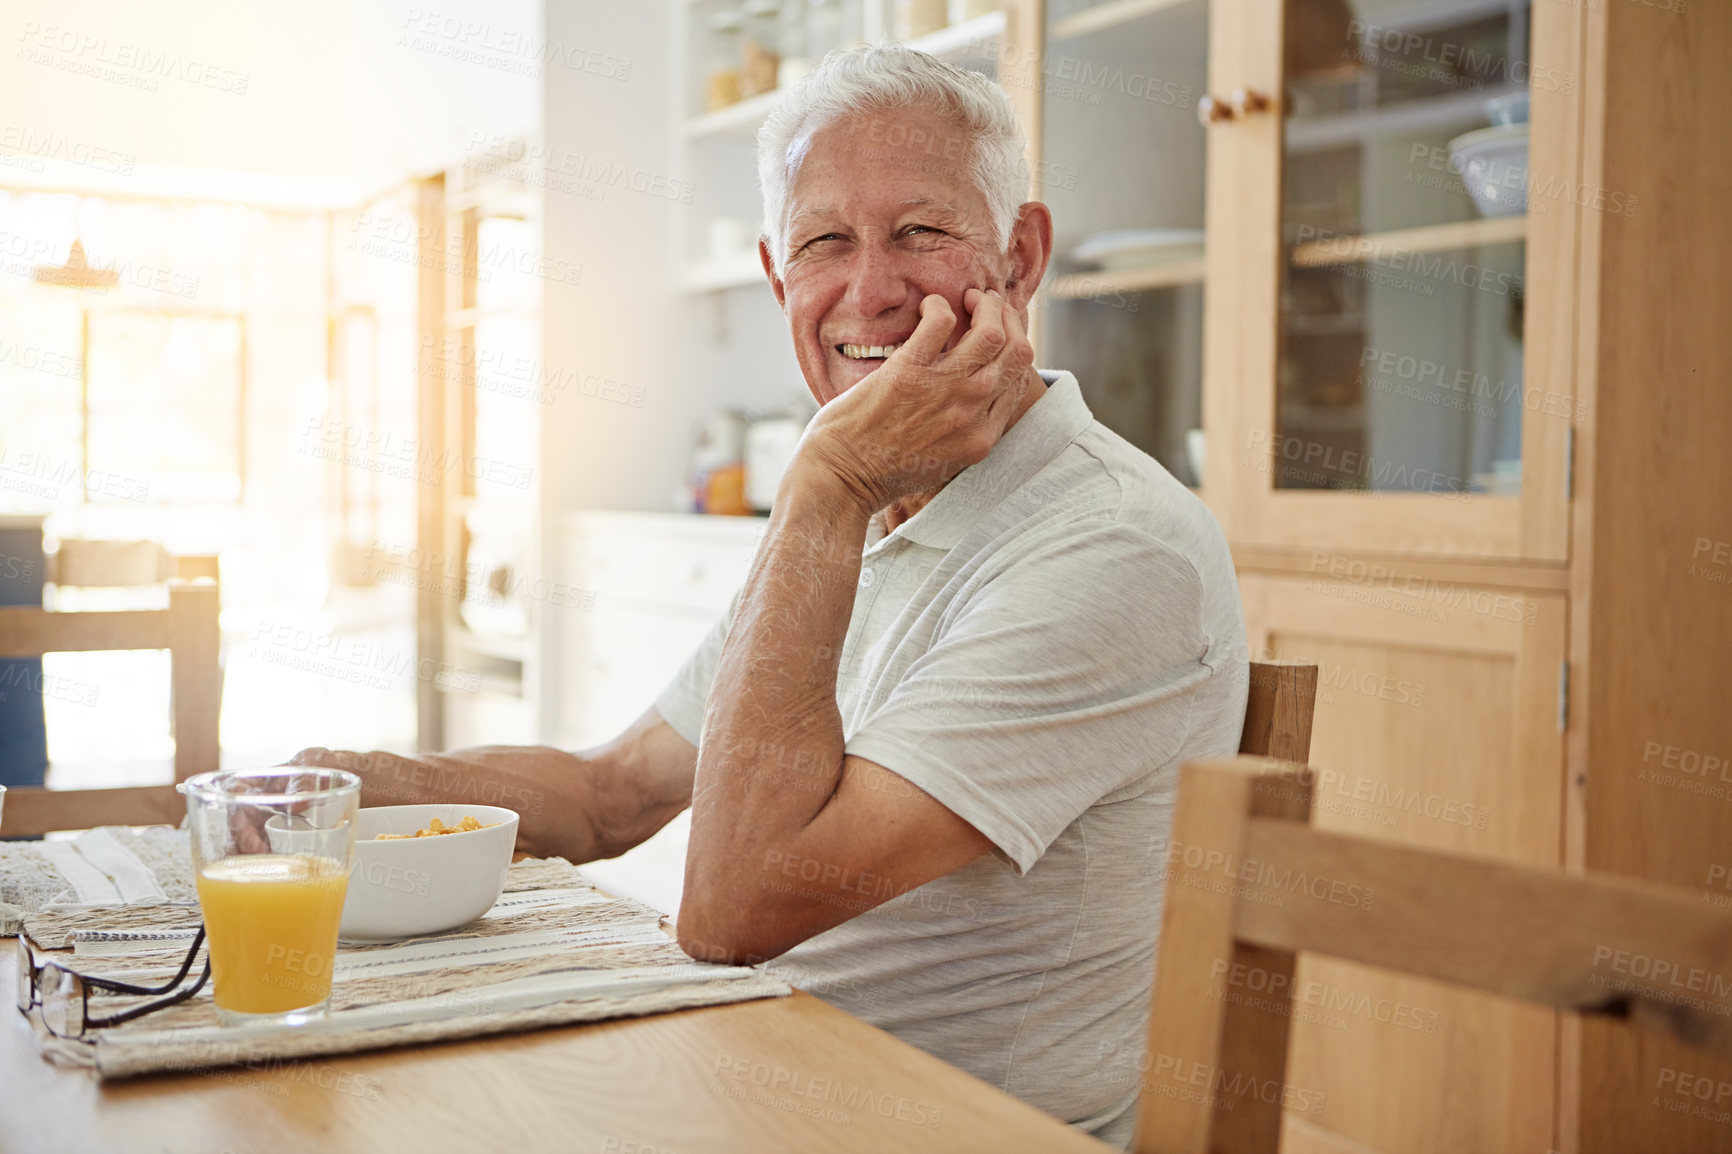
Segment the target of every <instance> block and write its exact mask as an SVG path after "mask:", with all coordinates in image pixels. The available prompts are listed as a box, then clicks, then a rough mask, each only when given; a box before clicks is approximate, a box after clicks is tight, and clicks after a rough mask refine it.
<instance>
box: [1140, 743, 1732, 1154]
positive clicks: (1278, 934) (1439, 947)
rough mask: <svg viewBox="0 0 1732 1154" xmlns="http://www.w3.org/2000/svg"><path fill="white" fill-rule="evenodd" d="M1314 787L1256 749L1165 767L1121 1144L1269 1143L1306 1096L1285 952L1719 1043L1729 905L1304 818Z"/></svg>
mask: <svg viewBox="0 0 1732 1154" xmlns="http://www.w3.org/2000/svg"><path fill="white" fill-rule="evenodd" d="M1311 786H1312V775H1311V772H1310V771H1309V770H1307V769H1306V768H1305V767H1304V766H1302V765H1297V764H1292V763H1284V762H1278V761H1274V760H1271V759H1266V758H1254V757H1239V758H1236V759H1234V760H1230V761H1198V762H1191V763H1188V764H1186V765H1185V766H1184V767H1183V768H1182V770H1181V771H1180V778H1179V797H1178V805H1177V808H1176V810H1175V813H1174V822H1173V852H1172V854H1171V856H1170V858H1169V867H1168V875H1167V897H1166V908H1165V912H1164V916H1163V920H1162V924H1161V945H1160V959H1159V963H1158V966H1157V973H1158V975H1159V979H1158V981H1157V982H1156V984H1155V991H1154V1001H1153V1008H1152V1012H1151V1014H1150V1020H1149V1042H1148V1053H1147V1056H1146V1065H1147V1068H1146V1070H1145V1071H1144V1074H1143V1077H1144V1079H1145V1092H1144V1094H1143V1098H1142V1101H1143V1107H1142V1109H1141V1110H1140V1112H1139V1114H1138V1118H1137V1131H1136V1137H1135V1139H1134V1141H1133V1142H1132V1145H1131V1149H1132V1150H1133V1151H1135V1152H1137V1154H1157V1152H1158V1154H1251V1152H1259V1154H1272V1152H1273V1151H1275V1150H1276V1149H1277V1146H1278V1143H1279V1140H1280V1133H1281V1115H1282V1110H1283V1107H1284V1105H1287V1104H1291V1105H1293V1106H1294V1107H1295V1108H1297V1109H1301V1110H1303V1109H1305V1108H1306V1107H1305V1105H1304V1102H1303V1101H1302V1100H1300V1099H1303V1098H1304V1097H1305V1096H1307V1095H1313V1094H1314V1093H1315V1090H1314V1088H1313V1089H1307V1088H1305V1087H1299V1086H1293V1085H1290V1084H1289V1082H1288V1080H1287V1078H1286V1069H1287V1024H1288V1022H1289V1021H1290V1020H1291V1015H1292V1012H1293V1006H1292V996H1293V981H1292V970H1293V960H1294V956H1295V954H1296V953H1297V952H1298V951H1300V950H1306V951H1309V952H1312V953H1316V954H1324V955H1328V956H1330V957H1334V958H1339V959H1342V960H1344V961H1349V962H1355V963H1358V964H1362V965H1369V966H1378V967H1382V968H1384V969H1389V970H1395V971H1398V972H1401V973H1407V974H1413V975H1417V976H1419V977H1424V978H1429V979H1432V980H1436V981H1444V982H1452V983H1455V984H1458V985H1461V986H1465V987H1468V988H1470V989H1475V990H1482V991H1485V992H1488V993H1493V994H1499V995H1502V996H1504V997H1509V998H1518V999H1522V1000H1524V1001H1529V1002H1535V1003H1539V1004H1541V1005H1546V1006H1551V1007H1555V1008H1557V1009H1561V1010H1569V1011H1573V1012H1576V1013H1583V1014H1600V1015H1606V1016H1610V1017H1616V1018H1623V1019H1626V1020H1628V1021H1630V1022H1632V1023H1633V1024H1636V1025H1639V1026H1643V1027H1647V1028H1652V1029H1657V1030H1666V1031H1669V1032H1671V1033H1672V1034H1674V1035H1675V1036H1676V1037H1677V1038H1678V1039H1680V1040H1682V1041H1683V1042H1685V1043H1687V1044H1690V1045H1694V1046H1697V1047H1702V1048H1706V1049H1712V1050H1717V1051H1720V1052H1723V1053H1725V1052H1732V1019H1729V1017H1728V1015H1732V991H1726V990H1716V989H1714V988H1713V985H1714V983H1712V982H1704V981H1698V980H1696V979H1698V978H1703V977H1707V978H1712V976H1713V975H1717V974H1723V973H1726V972H1728V971H1732V911H1727V910H1723V909H1720V908H1718V907H1715V906H1710V905H1707V904H1705V903H1703V902H1702V901H1701V900H1700V898H1699V896H1698V895H1697V894H1695V893H1693V892H1691V891H1688V890H1680V889H1675V888H1672V887H1669V886H1657V885H1653V884H1649V883H1643V882H1634V881H1629V880H1626V879H1623V878H1613V877H1604V876H1592V875H1586V874H1571V873H1566V872H1564V871H1563V870H1557V869H1544V868H1539V867H1535V866H1529V865H1519V864H1516V863H1512V862H1502V861H1497V860H1494V859H1489V858H1476V857H1471V856H1468V855H1465V854H1455V853H1440V852H1437V851H1432V850H1422V849H1415V848H1413V847H1410V846H1404V845H1398V844H1395V843H1391V842H1383V841H1376V840H1372V839H1369V838H1360V837H1351V836H1347V835H1343V834H1338V833H1327V832H1324V831H1321V830H1317V829H1313V828H1312V827H1311V825H1310V812H1311ZM1512 927H1519V932H1512ZM1631 959H1636V961H1634V962H1632V961H1631ZM1656 959H1659V960H1658V961H1656ZM1233 967H1243V968H1237V969H1235V968H1233ZM1235 987H1237V990H1235ZM1683 989H1688V991H1689V997H1687V998H1681V997H1680V996H1679V991H1680V990H1683ZM1252 990H1254V991H1255V994H1254V996H1243V997H1239V996H1230V995H1233V994H1235V993H1237V992H1249V991H1252ZM1152 1086H1158V1087H1159V1089H1158V1090H1157V1092H1156V1093H1150V1092H1148V1090H1149V1089H1150V1088H1151V1087H1152ZM1169 1087H1170V1088H1172V1089H1173V1090H1176V1091H1180V1092H1175V1093H1170V1094H1168V1093H1164V1092H1162V1091H1165V1090H1166V1089H1168V1088H1169ZM1182 1091H1191V1093H1189V1094H1186V1093H1183V1092H1182Z"/></svg>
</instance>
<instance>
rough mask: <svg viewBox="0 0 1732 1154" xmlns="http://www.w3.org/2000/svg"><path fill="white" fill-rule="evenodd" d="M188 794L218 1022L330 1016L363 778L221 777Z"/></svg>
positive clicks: (304, 773) (329, 773)
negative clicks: (333, 968) (329, 1009)
mask: <svg viewBox="0 0 1732 1154" xmlns="http://www.w3.org/2000/svg"><path fill="white" fill-rule="evenodd" d="M181 792H182V793H184V794H185V795H186V808H187V815H188V825H189V826H190V827H191V834H192V859H193V870H194V873H195V875H196V878H197V884H198V900H199V905H200V906H202V907H203V909H204V925H205V936H206V938H207V939H208V940H209V942H210V968H211V980H212V982H213V983H214V996H215V1001H216V1009H217V1016H218V1017H219V1018H221V1019H222V1020H223V1021H224V1022H226V1023H229V1024H231V1025H237V1024H241V1023H264V1024H269V1025H299V1024H300V1023H303V1022H307V1021H310V1020H312V1019H314V1018H317V1017H320V1016H322V1015H323V1014H324V1013H325V1011H326V1009H327V1008H328V1007H329V1005H330V1001H331V969H332V965H333V964H334V963H335V961H336V955H337V923H338V922H340V921H341V920H342V917H343V899H344V898H345V897H347V896H348V891H349V871H350V869H351V867H352V866H353V864H354V854H355V818H356V814H357V813H358V812H359V810H360V804H361V779H360V778H358V777H356V776H355V775H354V774H352V773H347V772H345V771H343V770H340V769H298V768H297V769H286V768H276V769H255V770H219V771H217V772H214V773H204V774H200V775H198V776H197V777H194V778H191V779H189V780H188V781H186V782H185V783H183V784H182V786H181Z"/></svg>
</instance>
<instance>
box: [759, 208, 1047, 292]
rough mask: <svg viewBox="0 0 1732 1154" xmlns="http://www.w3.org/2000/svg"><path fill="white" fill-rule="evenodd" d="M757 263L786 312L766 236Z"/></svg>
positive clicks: (780, 282) (783, 287) (768, 239)
mask: <svg viewBox="0 0 1732 1154" xmlns="http://www.w3.org/2000/svg"><path fill="white" fill-rule="evenodd" d="M1048 227H1049V228H1050V227H1051V226H1050V225H1049V226H1048ZM758 263H759V264H761V265H763V266H764V275H765V276H767V277H769V278H770V291H771V292H773V293H775V294H776V305H777V307H778V308H781V309H783V310H784V311H786V309H787V307H788V306H787V304H786V303H785V298H786V297H787V294H788V290H787V288H786V287H785V286H784V285H783V284H782V281H781V278H780V277H778V276H777V275H776V262H775V259H774V258H772V257H771V256H770V238H769V237H767V236H760V237H759V238H758Z"/></svg>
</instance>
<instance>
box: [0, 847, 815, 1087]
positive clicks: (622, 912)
mask: <svg viewBox="0 0 1732 1154" xmlns="http://www.w3.org/2000/svg"><path fill="white" fill-rule="evenodd" d="M509 879H510V880H509V881H508V883H507V886H506V893H505V894H504V895H503V896H502V897H501V898H500V900H499V902H498V904H496V905H495V906H494V908H493V909H492V910H490V911H489V912H488V913H487V914H486V915H484V916H483V917H481V918H479V919H477V920H476V921H474V922H471V923H469V924H468V925H466V926H464V927H462V929H460V930H458V931H456V932H454V933H450V934H441V935H435V936H430V937H422V938H413V939H410V940H408V941H405V942H398V943H389V944H369V945H365V946H353V947H351V946H347V945H344V946H342V947H340V948H339V949H338V952H337V960H336V968H335V973H334V980H333V983H332V993H331V1010H330V1012H329V1013H328V1014H327V1015H326V1016H325V1017H324V1018H323V1019H321V1020H319V1021H317V1022H314V1023H310V1024H308V1025H305V1026H299V1027H293V1028H271V1027H257V1026H243V1027H235V1026H224V1025H222V1024H221V1023H220V1022H219V1021H218V1019H217V1016H216V1010H215V1006H214V1005H213V1003H212V1002H211V998H210V992H209V989H208V986H207V988H206V989H205V990H204V991H201V993H200V994H199V995H198V996H196V997H194V998H193V999H191V1000H190V1001H187V1002H185V1003H182V1004H180V1005H177V1006H172V1007H169V1008H167V1009H164V1010H161V1011H159V1012H157V1013H153V1014H149V1015H146V1016H145V1017H143V1018H139V1019H137V1020H136V1021H133V1022H128V1023H125V1024H123V1025H119V1026H112V1027H107V1028H104V1029H100V1030H94V1031H91V1033H90V1035H89V1036H88V1037H87V1038H86V1039H84V1040H81V1041H66V1040H64V1039H59V1038H55V1037H53V1036H52V1035H50V1034H48V1033H47V1032H46V1030H44V1029H43V1028H42V1026H41V1022H40V1020H39V1019H38V1018H36V1017H35V1016H33V1017H32V1023H33V1024H34V1025H35V1027H36V1033H37V1040H38V1044H39V1046H40V1047H41V1049H42V1051H43V1053H44V1054H46V1055H48V1056H49V1057H50V1058H52V1059H54V1060H56V1061H59V1062H62V1063H68V1064H73V1065H78V1066H84V1067H89V1068H91V1069H93V1070H95V1071H96V1073H97V1074H98V1075H99V1076H101V1077H103V1078H115V1077H125V1076H129V1075H135V1074H146V1073H153V1072H160V1071H167V1070H193V1069H204V1068H211V1067H218V1066H225V1065H234V1064H239V1063H247V1064H253V1063H256V1062H258V1061H260V1060H271V1059H288V1058H302V1057H309V1056H314V1055H329V1054H343V1053H354V1052H358V1051H362V1050H375V1049H381V1048H385V1047H390V1046H400V1045H409V1044H412V1043H419V1042H428V1041H437V1040H442V1039H452V1038H471V1037H480V1036H484V1035H490V1034H501V1033H510V1032H515V1031H520V1030H529V1029H536V1028H539V1027H544V1026H553V1025H563V1024H568V1023H573V1022H592V1021H600V1020H603V1019H608V1018H621V1017H633V1016H638V1015H643V1014H653V1013H662V1012H665V1011H669V1010H677V1009H687V1008H690V1007H694V1006H709V1005H720V1004H723V1003H727V1002H738V1001H746V1000H750V999H754V998H764V997H778V996H781V995H785V994H788V993H790V992H791V990H790V987H789V986H788V985H787V984H786V983H785V982H782V981H780V980H778V979H776V978H772V977H769V976H768V975H766V974H764V973H763V972H762V971H759V970H756V969H752V968H749V967H740V966H716V965H707V964H703V963H698V962H694V961H693V960H692V959H691V958H690V957H688V956H687V955H686V954H685V952H684V951H682V950H681V949H680V948H679V946H678V945H676V944H675V943H674V942H673V940H672V939H671V938H669V937H668V935H667V933H666V931H665V930H664V929H663V928H662V926H661V915H660V914H659V913H658V912H657V911H655V910H654V909H652V908H650V907H649V906H646V905H644V904H643V903H641V902H636V901H632V900H630V899H623V898H613V897H609V896H608V895H606V894H603V893H602V892H601V891H599V890H597V889H596V888H595V887H594V886H593V885H591V884H590V883H589V881H588V880H587V879H585V878H584V876H583V875H582V873H581V872H580V871H579V870H578V869H577V868H576V867H575V866H573V865H572V864H571V863H569V862H567V861H565V860H563V859H560V858H546V859H538V860H528V861H522V862H517V863H515V864H513V865H512V866H511V869H510V874H509ZM23 921H24V931H25V933H26V934H27V935H28V936H29V937H30V938H31V940H32V941H34V942H36V943H37V944H38V945H40V946H43V947H45V948H53V947H62V948H64V947H67V946H71V947H73V953H72V954H71V955H69V958H70V960H71V962H72V965H73V967H74V968H76V969H78V970H80V971H82V972H85V973H88V974H91V975H93V976H98V977H111V978H117V979H120V980H124V981H129V982H133V983H135V984H154V983H156V982H160V981H163V980H166V979H167V978H168V977H170V976H172V974H173V972H174V970H175V968H176V967H178V965H179V963H180V960H181V958H182V957H184V955H185V951H186V949H187V946H188V945H189V944H190V936H189V934H188V930H190V929H192V928H194V927H196V926H197V925H198V910H197V908H196V907H191V908H189V907H186V906H177V905H158V906H139V905H134V906H115V907H102V908H86V909H77V910H68V909H59V910H43V911H41V912H38V913H35V914H29V915H26V916H25V917H24V919H23ZM144 1000H148V999H134V998H126V997H117V996H111V995H96V996H94V998H93V1009H94V1008H95V1006H96V1003H97V1002H98V1001H99V1002H100V1003H101V1007H102V1010H103V1011H105V1012H108V1011H118V1010H123V1009H126V1008H128V1007H130V1006H133V1005H136V1004H138V1003H139V1002H140V1001H144Z"/></svg>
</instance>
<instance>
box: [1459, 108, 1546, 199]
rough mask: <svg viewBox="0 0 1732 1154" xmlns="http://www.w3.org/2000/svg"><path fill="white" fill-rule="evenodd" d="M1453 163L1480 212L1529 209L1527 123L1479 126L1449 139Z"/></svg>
mask: <svg viewBox="0 0 1732 1154" xmlns="http://www.w3.org/2000/svg"><path fill="white" fill-rule="evenodd" d="M1449 157H1450V167H1451V168H1452V169H1453V170H1455V171H1456V172H1458V173H1460V174H1461V182H1462V183H1463V184H1464V185H1466V186H1467V192H1468V195H1469V196H1471V197H1473V203H1474V206H1475V207H1476V208H1478V209H1479V212H1480V215H1481V216H1520V215H1522V214H1523V213H1525V212H1526V211H1527V210H1528V126H1527V125H1526V124H1506V125H1499V126H1497V127H1493V128H1480V129H1476V130H1475V131H1473V132H1469V133H1465V134H1463V135H1461V136H1458V137H1456V138H1455V139H1454V140H1452V141H1450V142H1449Z"/></svg>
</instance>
